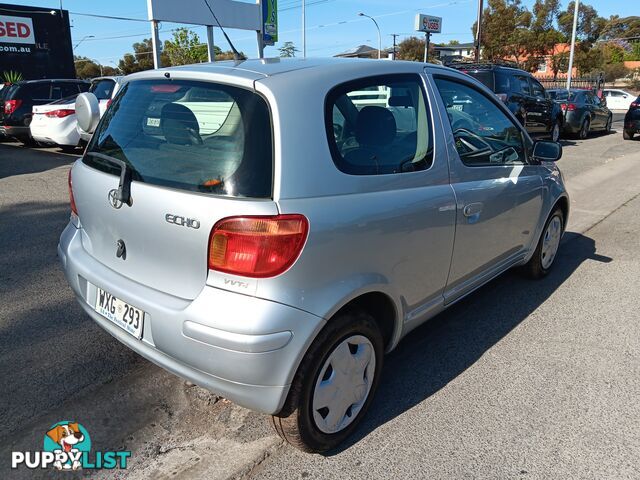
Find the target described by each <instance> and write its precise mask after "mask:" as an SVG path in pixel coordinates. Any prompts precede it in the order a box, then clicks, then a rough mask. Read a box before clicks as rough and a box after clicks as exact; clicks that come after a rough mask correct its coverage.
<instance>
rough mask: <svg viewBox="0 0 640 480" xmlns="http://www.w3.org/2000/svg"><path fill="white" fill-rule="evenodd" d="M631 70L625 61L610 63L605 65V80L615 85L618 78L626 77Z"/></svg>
mask: <svg viewBox="0 0 640 480" xmlns="http://www.w3.org/2000/svg"><path fill="white" fill-rule="evenodd" d="M630 72H631V71H630V70H629V69H628V68H627V67H625V66H624V63H608V64H605V66H604V80H605V81H606V82H612V83H613V84H614V85H615V84H616V80H617V79H619V78H623V77H626V76H627V75H629V73H630Z"/></svg>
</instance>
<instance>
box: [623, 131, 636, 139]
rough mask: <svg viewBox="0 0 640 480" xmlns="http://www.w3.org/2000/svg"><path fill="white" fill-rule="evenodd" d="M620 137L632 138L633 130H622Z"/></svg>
mask: <svg viewBox="0 0 640 480" xmlns="http://www.w3.org/2000/svg"><path fill="white" fill-rule="evenodd" d="M622 138H624V139H625V140H633V132H632V131H631V130H623V132H622Z"/></svg>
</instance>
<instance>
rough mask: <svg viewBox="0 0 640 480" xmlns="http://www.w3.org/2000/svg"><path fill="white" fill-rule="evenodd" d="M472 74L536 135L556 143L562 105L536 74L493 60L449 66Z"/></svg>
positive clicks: (558, 136) (558, 134)
mask: <svg viewBox="0 0 640 480" xmlns="http://www.w3.org/2000/svg"><path fill="white" fill-rule="evenodd" d="M449 66H450V67H452V68H455V69H457V70H460V71H462V72H464V73H466V74H468V75H471V76H472V77H474V78H475V79H476V80H479V81H480V82H482V83H484V84H485V85H486V86H487V87H489V89H491V90H492V91H493V92H494V93H495V94H496V95H497V96H498V97H499V98H500V99H501V100H502V101H503V102H504V103H506V104H507V107H509V110H511V112H512V113H513V114H514V115H515V116H516V118H517V119H518V120H519V121H520V123H521V124H522V125H524V127H525V128H526V129H527V132H529V133H530V134H531V135H533V136H541V135H544V136H549V137H550V138H551V140H553V141H554V142H557V141H558V139H559V138H560V132H562V127H563V118H564V117H563V115H562V110H561V109H560V106H559V105H558V104H557V103H555V102H554V101H553V100H552V99H551V98H550V97H549V95H548V94H547V92H546V90H545V89H544V87H543V86H542V84H541V83H540V82H538V81H537V80H536V79H535V78H534V77H533V75H531V74H530V73H528V72H525V71H524V70H518V69H517V68H511V67H505V66H502V65H495V64H491V63H486V64H484V63H458V64H452V65H449Z"/></svg>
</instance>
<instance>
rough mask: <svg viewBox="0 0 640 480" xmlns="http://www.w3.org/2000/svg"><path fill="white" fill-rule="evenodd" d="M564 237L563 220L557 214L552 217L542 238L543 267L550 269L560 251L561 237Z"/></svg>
mask: <svg viewBox="0 0 640 480" xmlns="http://www.w3.org/2000/svg"><path fill="white" fill-rule="evenodd" d="M561 237H562V221H561V220H560V217H558V216H557V215H556V216H555V217H553V218H552V219H551V221H550V222H549V225H548V226H547V229H546V230H545V232H544V237H543V238H542V251H541V253H540V255H541V258H540V260H541V263H542V268H544V269H545V270H546V269H548V268H549V267H550V266H551V264H552V263H553V260H554V259H555V258H556V253H558V247H559V246H560V238H561Z"/></svg>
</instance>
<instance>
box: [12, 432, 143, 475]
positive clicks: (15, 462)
mask: <svg viewBox="0 0 640 480" xmlns="http://www.w3.org/2000/svg"><path fill="white" fill-rule="evenodd" d="M130 456H131V452H130V451H128V450H123V451H119V452H111V451H107V452H100V451H98V452H94V454H93V455H92V454H91V437H89V432H88V431H87V429H86V428H84V427H83V426H82V425H81V424H79V423H77V422H70V421H67V420H65V421H63V422H58V423H55V424H54V425H52V426H51V427H50V428H49V430H47V432H46V434H45V435H44V442H43V448H42V451H33V452H11V468H12V469H17V468H20V467H26V468H29V469H46V468H55V469H57V470H71V471H73V470H81V469H87V470H96V469H108V470H111V469H115V468H120V469H125V468H127V460H128V459H129V457H130Z"/></svg>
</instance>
